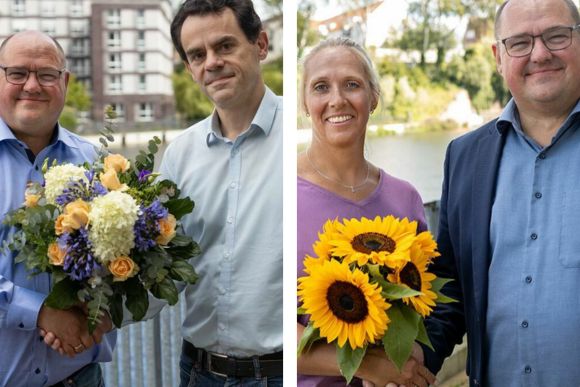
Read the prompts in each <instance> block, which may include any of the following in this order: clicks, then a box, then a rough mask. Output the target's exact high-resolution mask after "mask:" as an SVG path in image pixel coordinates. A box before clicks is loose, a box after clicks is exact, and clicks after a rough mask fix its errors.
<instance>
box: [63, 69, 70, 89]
mask: <svg viewBox="0 0 580 387" xmlns="http://www.w3.org/2000/svg"><path fill="white" fill-rule="evenodd" d="M69 80H70V73H69V72H68V71H65V72H64V88H65V90H66V89H67V88H68V81H69Z"/></svg>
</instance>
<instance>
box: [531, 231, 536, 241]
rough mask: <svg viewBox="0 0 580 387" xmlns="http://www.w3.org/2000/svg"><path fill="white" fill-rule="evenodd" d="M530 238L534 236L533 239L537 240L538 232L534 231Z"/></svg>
mask: <svg viewBox="0 0 580 387" xmlns="http://www.w3.org/2000/svg"><path fill="white" fill-rule="evenodd" d="M530 238H532V240H533V241H535V240H536V239H538V234H536V233H535V232H534V233H532V235H530Z"/></svg>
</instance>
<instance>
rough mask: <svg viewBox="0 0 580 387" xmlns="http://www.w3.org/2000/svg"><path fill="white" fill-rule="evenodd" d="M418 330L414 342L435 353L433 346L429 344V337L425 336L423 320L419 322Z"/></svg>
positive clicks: (425, 330)
mask: <svg viewBox="0 0 580 387" xmlns="http://www.w3.org/2000/svg"><path fill="white" fill-rule="evenodd" d="M418 328H419V332H418V333H417V338H416V339H415V340H417V341H418V342H420V343H422V344H425V345H426V346H427V347H429V348H431V350H432V351H435V349H434V348H433V345H432V344H431V340H429V336H428V335H427V329H425V322H424V321H423V319H420V320H419V324H418Z"/></svg>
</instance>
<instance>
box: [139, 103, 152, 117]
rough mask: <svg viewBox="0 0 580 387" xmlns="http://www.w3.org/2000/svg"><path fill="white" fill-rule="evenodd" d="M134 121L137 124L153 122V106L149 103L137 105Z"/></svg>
mask: <svg viewBox="0 0 580 387" xmlns="http://www.w3.org/2000/svg"><path fill="white" fill-rule="evenodd" d="M135 120H136V121H139V122H150V121H153V104H152V103H151V102H145V103H140V104H138V105H137V116H136V117H135Z"/></svg>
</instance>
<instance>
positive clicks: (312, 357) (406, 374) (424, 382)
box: [297, 323, 435, 386]
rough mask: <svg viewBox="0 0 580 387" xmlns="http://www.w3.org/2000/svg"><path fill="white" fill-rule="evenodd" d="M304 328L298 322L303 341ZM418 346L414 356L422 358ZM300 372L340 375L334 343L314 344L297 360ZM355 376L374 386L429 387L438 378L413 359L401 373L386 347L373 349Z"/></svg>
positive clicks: (298, 333) (369, 350)
mask: <svg viewBox="0 0 580 387" xmlns="http://www.w3.org/2000/svg"><path fill="white" fill-rule="evenodd" d="M303 331H304V326H303V325H301V324H300V323H297V337H298V340H300V337H302V333H303ZM418 351H420V348H419V347H418V346H417V347H416V351H414V352H413V355H414V356H417V357H421V355H422V352H418ZM297 366H298V373H300V374H304V375H321V376H341V373H340V369H339V368H338V363H337V361H336V349H335V347H334V345H333V344H327V343H326V342H321V341H319V342H317V343H314V345H313V346H312V348H311V349H310V350H309V351H308V352H305V353H303V354H302V355H300V356H299V357H298V360H297ZM356 376H357V377H359V378H361V379H364V380H367V381H369V382H371V383H373V384H374V385H375V386H384V385H386V384H387V383H389V382H396V383H397V384H407V385H413V384H412V383H414V384H415V385H417V386H428V385H429V384H432V383H434V382H435V376H434V375H433V374H431V372H429V370H427V368H425V367H424V366H423V365H422V359H417V358H415V357H412V358H410V359H409V360H408V361H407V363H406V364H405V365H404V366H403V369H402V371H401V372H399V371H398V369H397V367H396V366H395V365H394V364H393V363H392V362H391V361H390V360H389V359H388V358H387V356H386V354H385V351H384V349H383V348H370V349H368V350H367V353H366V355H365V357H364V359H363V361H362V363H361V365H360V367H359V369H358V371H357V373H356Z"/></svg>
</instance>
